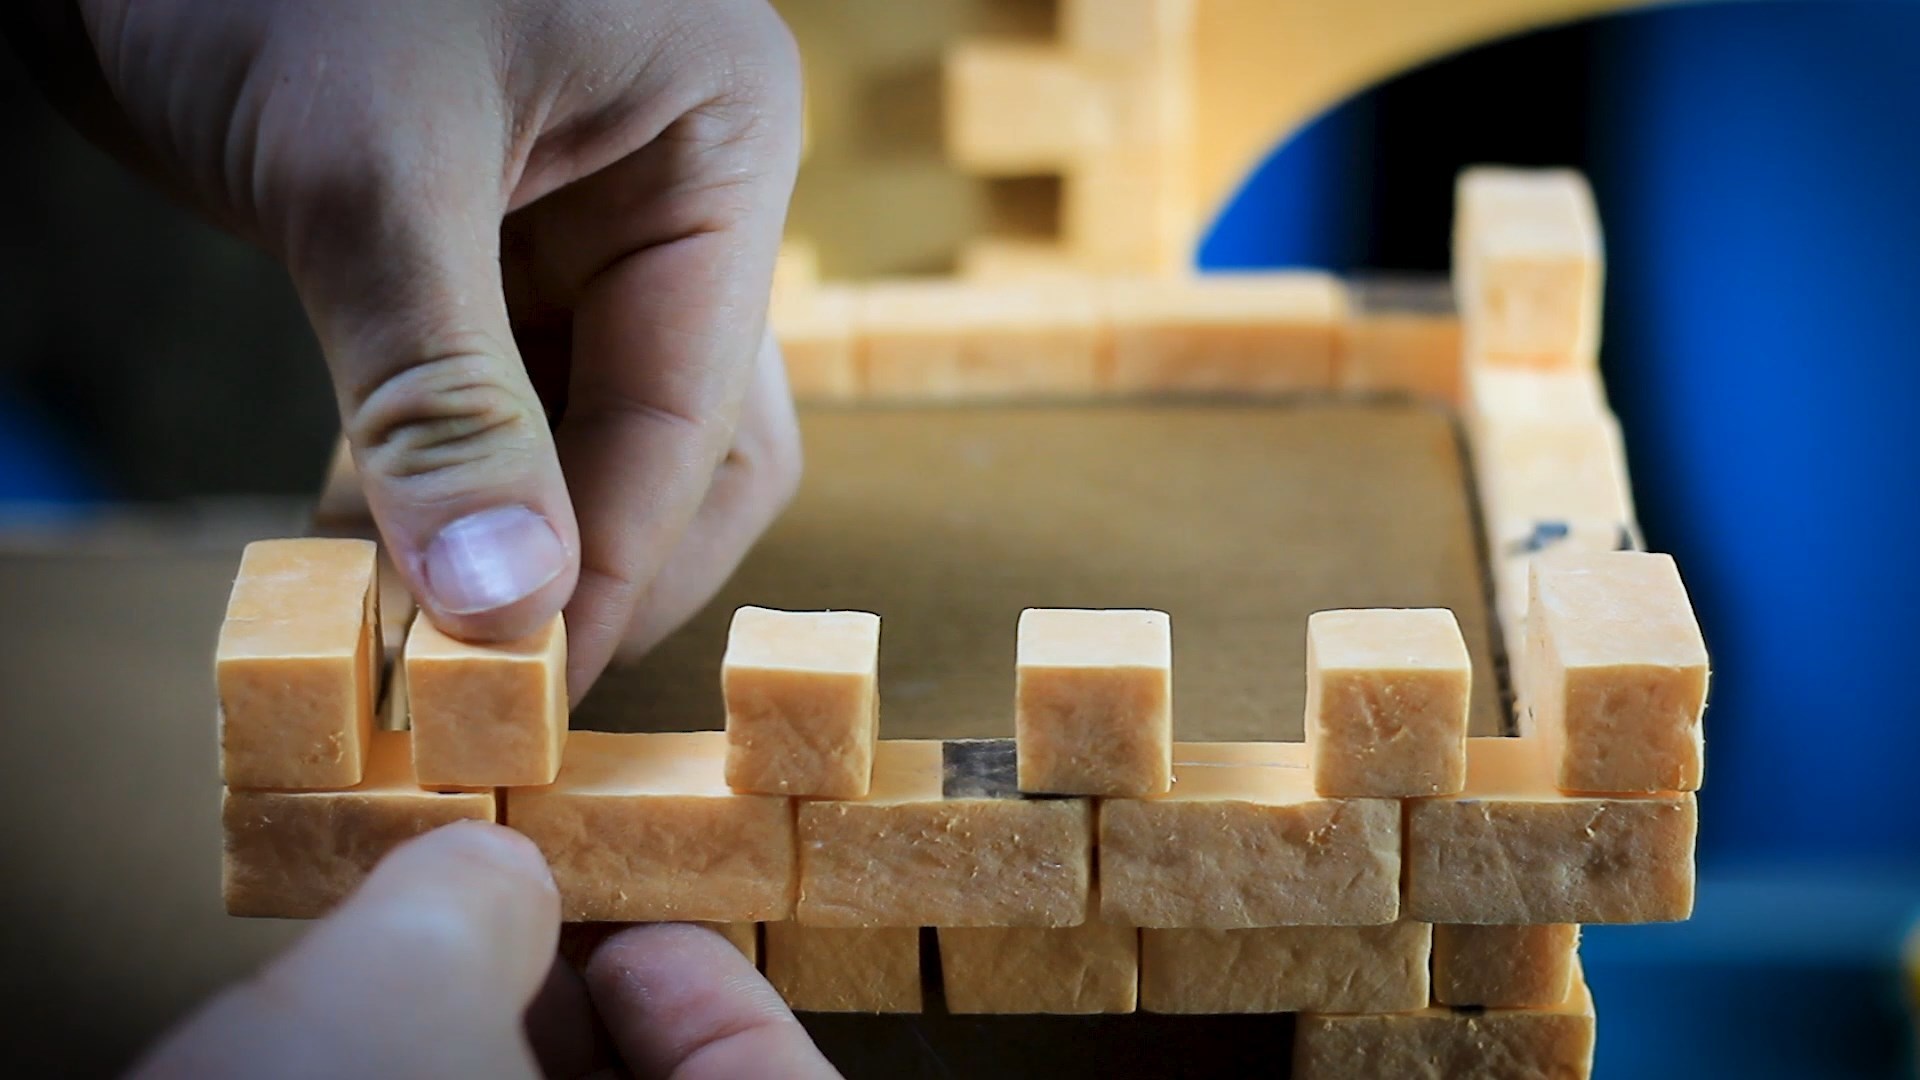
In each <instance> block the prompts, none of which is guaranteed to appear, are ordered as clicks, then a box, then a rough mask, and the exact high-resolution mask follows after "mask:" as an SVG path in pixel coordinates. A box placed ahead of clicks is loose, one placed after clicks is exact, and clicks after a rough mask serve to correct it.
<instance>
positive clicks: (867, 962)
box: [767, 922, 921, 1013]
mask: <svg viewBox="0 0 1920 1080" xmlns="http://www.w3.org/2000/svg"><path fill="white" fill-rule="evenodd" d="M767 981H768V982H770V983H772V984H773V988H774V989H775V990H778V991H779V992H780V996H781V997H783V998H786V999H787V1005H788V1006H789V1007H791V1008H792V1009H793V1010H794V1011H796V1012H858V1013H917V1012H919V1011H920V1007H921V996H920V931H919V930H918V929H917V928H915V927H911V926H900V927H875V928H837V927H825V926H802V925H800V924H798V923H791V922H770V923H768V924H767Z"/></svg>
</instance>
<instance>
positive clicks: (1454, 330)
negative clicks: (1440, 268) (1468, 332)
mask: <svg viewBox="0 0 1920 1080" xmlns="http://www.w3.org/2000/svg"><path fill="white" fill-rule="evenodd" d="M1348 293H1349V296H1350V298H1351V304H1350V310H1351V314H1350V315H1349V316H1348V318H1347V322H1346V326H1345V327H1344V329H1343V332H1342V334H1341V337H1340V362H1339V365H1338V376H1337V379H1336V382H1337V383H1338V385H1339V388H1340V389H1342V390H1350V391H1354V392H1360V393H1365V392H1386V391H1399V392H1403V393H1409V394H1414V395H1417V396H1419V397H1422V398H1425V399H1427V400H1430V401H1440V402H1445V403H1447V404H1449V405H1451V404H1455V403H1458V402H1459V401H1460V399H1461V362H1460V361H1461V356H1460V316H1459V313H1458V312H1457V311H1456V310H1455V309H1454V306H1453V288H1452V286H1450V285H1449V284H1448V283H1447V282H1446V281H1444V280H1426V279H1393V278H1377V279H1362V280H1356V281H1353V282H1351V283H1350V284H1349V286H1348Z"/></svg>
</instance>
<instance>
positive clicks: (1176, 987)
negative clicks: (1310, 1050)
mask: <svg viewBox="0 0 1920 1080" xmlns="http://www.w3.org/2000/svg"><path fill="white" fill-rule="evenodd" d="M1431 940H1432V927H1430V926H1428V925H1427V924H1426V923H1416V922H1392V923H1387V924H1385V925H1383V926H1264V927H1256V928H1252V929H1246V930H1193V929H1186V930H1142V931H1140V1007H1141V1008H1142V1009H1144V1010H1146V1011H1147V1012H1156V1013H1282V1012H1338V1013H1352V1012H1405V1011H1406V1010H1409V1009H1419V1008H1424V1007H1425V1006H1426V1004H1427V954H1428V948H1429V943H1430V942H1431Z"/></svg>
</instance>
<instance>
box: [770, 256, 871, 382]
mask: <svg viewBox="0 0 1920 1080" xmlns="http://www.w3.org/2000/svg"><path fill="white" fill-rule="evenodd" d="M857 295H858V294H857V293H856V292H855V291H854V290H853V289H851V288H848V287H846V286H839V285H816V286H811V287H799V288H790V289H779V290H776V291H775V292H774V294H773V300H772V303H771V304H770V305H769V307H768V308H767V324H768V325H769V326H771V327H772V328H773V336H774V338H775V339H776V340H778V341H779V342H780V352H781V354H782V355H783V356H784V357H785V358H786V362H787V385H788V388H789V389H791V390H792V392H793V396H794V399H795V400H797V401H851V400H853V399H854V398H856V397H858V396H859V395H860V370H859V365H858V363H857V362H856V360H855V356H854V350H855V334H854V314H855V311H856V309H857V307H858V301H857V299H856V298H857Z"/></svg>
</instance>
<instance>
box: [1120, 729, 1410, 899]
mask: <svg viewBox="0 0 1920 1080" xmlns="http://www.w3.org/2000/svg"><path fill="white" fill-rule="evenodd" d="M1173 762H1174V764H1173V790H1172V791H1170V792H1168V793H1167V794H1165V795H1156V796H1152V797H1150V798H1144V799H1108V800H1106V801H1104V802H1103V803H1102V804H1101V807H1100V843H1099V849H1098V850H1099V858H1100V914H1101V918H1103V919H1105V920H1107V921H1109V922H1115V923H1120V924H1122V925H1130V926H1142V927H1204V928H1208V929H1220V930H1225V929H1236V928H1241V927H1251V926H1367V925H1377V924H1380V923H1388V922H1392V921H1393V920H1394V919H1395V918H1397V917H1398V916H1399V914H1400V806H1399V804H1398V803H1395V802H1393V801H1392V800H1388V799H1329V798H1325V797H1323V796H1320V795H1317V794H1315V793H1314V790H1313V780H1312V776H1311V772H1310V770H1309V768H1308V757H1307V751H1306V747H1305V746H1304V745H1303V744H1301V743H1176V744H1174V759H1173Z"/></svg>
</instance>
